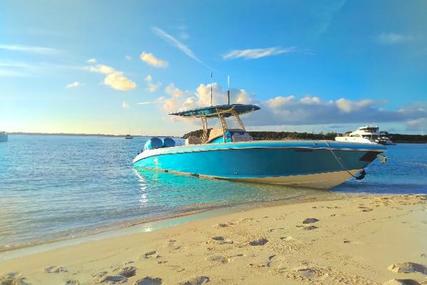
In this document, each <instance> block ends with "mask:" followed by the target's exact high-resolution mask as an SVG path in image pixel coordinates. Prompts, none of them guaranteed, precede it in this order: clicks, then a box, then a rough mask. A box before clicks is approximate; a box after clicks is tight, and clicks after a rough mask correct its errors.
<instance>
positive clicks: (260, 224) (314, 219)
mask: <svg viewBox="0 0 427 285" xmlns="http://www.w3.org/2000/svg"><path fill="white" fill-rule="evenodd" d="M334 196H336V197H339V199H326V200H311V201H310V200H309V199H302V200H301V201H300V202H296V203H288V204H283V203H278V204H276V205H272V204H270V205H268V206H267V205H262V206H260V207H256V208H246V209H242V210H241V211H235V212H225V213H222V214H220V215H213V216H207V217H204V218H202V219H195V220H192V221H188V222H186V223H178V224H175V225H173V226H170V227H162V228H160V229H158V230H155V231H151V232H143V233H142V232H133V233H128V234H126V235H122V236H110V237H106V238H104V239H99V240H89V241H84V242H81V243H78V244H74V245H66V246H63V247H59V248H55V249H50V250H48V251H44V252H39V253H33V254H30V255H26V256H21V257H16V258H13V259H10V260H7V261H0V281H1V280H2V278H3V280H6V279H4V278H12V279H14V280H25V281H26V282H27V283H30V284H46V285H49V284H52V285H53V284H98V283H99V284H116V283H114V282H112V283H111V282H110V281H108V280H112V279H114V278H117V279H120V280H122V281H123V283H125V284H137V281H138V280H139V281H141V280H148V279H149V278H151V279H153V280H154V279H156V278H158V279H156V280H162V283H156V284H181V283H180V282H185V281H191V282H192V280H193V281H194V280H195V279H197V278H199V279H200V278H202V279H203V278H205V279H203V280H205V281H206V280H209V283H208V284H224V283H226V284H284V282H285V284H312V283H315V284H381V283H383V282H386V281H387V280H391V279H402V278H403V279H412V280H416V281H417V282H422V281H425V280H426V274H427V271H425V272H421V271H422V270H421V271H420V270H419V269H420V268H422V269H423V268H427V257H426V256H427V242H425V232H427V222H426V220H425V212H426V211H427V196H425V195H369V196H366V195H357V194H353V193H352V194H344V195H334ZM0 255H1V254H0ZM405 262H414V263H415V264H418V265H420V266H421V267H414V268H415V269H414V268H412V269H411V268H409V271H411V270H412V271H413V272H410V273H396V272H397V271H399V270H398V269H396V268H401V267H403V266H405V264H404V263H405ZM195 264H197V266H195ZM391 265H394V267H390V266H391ZM388 267H390V268H391V269H387V268H388ZM393 268H394V269H393ZM126 270H127V271H126ZM414 270H415V271H414ZM423 270H424V269H423ZM125 271H126V272H125ZM12 272H17V273H15V274H12V275H13V276H12V275H10V274H9V275H7V274H8V273H12ZM49 272H51V273H49ZM2 274H3V275H2ZM5 274H6V275H5ZM2 276H3V277H2ZM144 278H145V279H144ZM206 278H207V279H206ZM106 280H107V281H106ZM77 281H78V283H77ZM66 282H69V283H66ZM71 282H75V283H71ZM108 282H110V283H108ZM0 284H1V282H0ZM6 284H7V283H6ZM117 284H118V283H117ZM141 284H142V283H141ZM182 284H183V283H182ZM188 284H203V283H188ZM396 284H399V283H396ZM414 284H415V283H414Z"/></svg>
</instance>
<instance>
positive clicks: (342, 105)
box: [335, 98, 376, 113]
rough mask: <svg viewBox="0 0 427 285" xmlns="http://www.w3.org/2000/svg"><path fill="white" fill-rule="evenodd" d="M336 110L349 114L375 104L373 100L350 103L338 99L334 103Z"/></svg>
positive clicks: (346, 100) (349, 101)
mask: <svg viewBox="0 0 427 285" xmlns="http://www.w3.org/2000/svg"><path fill="white" fill-rule="evenodd" d="M335 104H336V105H337V107H338V109H339V110H340V111H342V112H345V113H350V112H353V111H356V110H360V109H363V108H367V107H370V106H374V105H375V104H376V102H375V101H373V100H367V99H365V100H360V101H351V100H348V99H344V98H340V99H338V100H336V101H335Z"/></svg>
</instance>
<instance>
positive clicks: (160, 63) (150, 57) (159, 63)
mask: <svg viewBox="0 0 427 285" xmlns="http://www.w3.org/2000/svg"><path fill="white" fill-rule="evenodd" d="M139 58H140V59H141V60H142V61H144V62H145V63H147V64H149V65H151V66H154V67H156V68H166V67H167V66H168V62H167V61H165V60H162V59H160V58H158V57H156V56H155V55H154V54H152V53H149V52H145V51H143V52H142V53H141V54H140V56H139Z"/></svg>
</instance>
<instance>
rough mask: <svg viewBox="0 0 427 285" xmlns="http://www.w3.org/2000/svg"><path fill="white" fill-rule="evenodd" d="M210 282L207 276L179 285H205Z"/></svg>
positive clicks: (179, 284)
mask: <svg viewBox="0 0 427 285" xmlns="http://www.w3.org/2000/svg"><path fill="white" fill-rule="evenodd" d="M208 282H209V277H207V276H197V277H194V278H191V279H190V280H187V281H184V282H180V283H178V285H203V284H206V283H208Z"/></svg>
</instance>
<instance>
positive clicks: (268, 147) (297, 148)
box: [133, 104, 385, 189]
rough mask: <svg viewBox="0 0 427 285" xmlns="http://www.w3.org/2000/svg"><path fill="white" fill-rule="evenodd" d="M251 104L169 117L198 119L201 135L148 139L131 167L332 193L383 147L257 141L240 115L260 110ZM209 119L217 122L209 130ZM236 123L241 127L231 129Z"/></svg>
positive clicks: (360, 173)
mask: <svg viewBox="0 0 427 285" xmlns="http://www.w3.org/2000/svg"><path fill="white" fill-rule="evenodd" d="M259 109H260V107H258V106H256V105H248V104H227V105H216V106H209V107H203V108H198V109H193V110H187V111H182V112H176V113H172V114H170V115H173V116H179V117H184V118H191V119H199V120H200V121H201V123H202V135H201V137H194V136H190V137H189V138H188V139H187V140H186V142H185V144H184V145H179V146H176V145H175V141H174V140H172V139H171V138H164V139H163V140H162V139H159V138H156V137H153V138H151V139H149V140H148V141H147V142H146V144H145V146H144V150H143V151H142V152H141V153H140V154H138V155H137V156H136V157H135V158H134V160H133V165H134V167H135V169H136V170H137V171H139V172H144V171H147V170H159V171H164V172H170V173H174V174H187V175H193V176H197V177H201V178H215V179H227V180H232V181H242V182H256V183H268V184H279V185H291V186H301V187H309V188H320V189H329V188H332V187H334V186H336V185H339V184H341V183H343V182H345V181H346V180H348V179H349V178H351V177H356V178H363V176H364V175H365V171H364V168H365V167H366V166H368V165H369V164H370V163H371V162H372V161H374V160H375V159H376V158H377V156H378V155H380V154H381V153H383V152H384V150H385V148H384V147H383V146H382V145H378V144H357V143H346V142H337V141H309V140H276V141H270V140H253V138H252V137H251V135H250V134H249V133H248V132H247V131H246V129H245V126H244V124H243V122H242V120H241V118H240V115H243V114H246V113H250V112H253V111H257V110H259ZM208 120H216V121H218V122H219V127H218V128H213V129H209V128H208ZM232 121H234V123H236V125H237V127H235V128H231V127H229V126H231V122H232Z"/></svg>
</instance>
